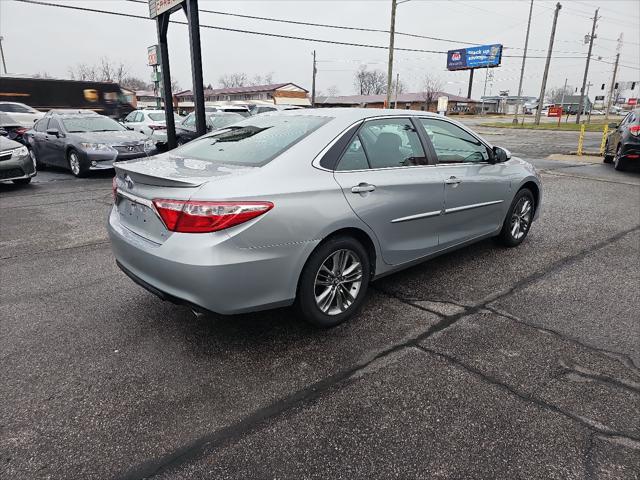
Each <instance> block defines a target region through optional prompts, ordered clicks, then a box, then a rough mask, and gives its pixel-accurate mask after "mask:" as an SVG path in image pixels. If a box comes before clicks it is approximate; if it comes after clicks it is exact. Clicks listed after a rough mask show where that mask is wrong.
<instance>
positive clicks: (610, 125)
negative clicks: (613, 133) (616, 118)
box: [609, 122, 618, 128]
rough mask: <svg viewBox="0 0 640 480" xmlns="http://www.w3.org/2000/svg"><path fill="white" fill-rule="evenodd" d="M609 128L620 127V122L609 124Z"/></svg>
mask: <svg viewBox="0 0 640 480" xmlns="http://www.w3.org/2000/svg"><path fill="white" fill-rule="evenodd" d="M609 128H618V124H617V123H615V122H613V123H610V124H609Z"/></svg>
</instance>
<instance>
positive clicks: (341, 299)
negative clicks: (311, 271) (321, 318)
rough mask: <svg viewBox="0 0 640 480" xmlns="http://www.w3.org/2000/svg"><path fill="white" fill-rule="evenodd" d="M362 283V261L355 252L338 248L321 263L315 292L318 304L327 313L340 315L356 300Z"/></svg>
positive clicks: (316, 278)
mask: <svg viewBox="0 0 640 480" xmlns="http://www.w3.org/2000/svg"><path fill="white" fill-rule="evenodd" d="M361 284H362V263H361V261H360V259H359V257H358V255H356V253H355V252H353V251H352V250H348V249H341V250H336V251H335V252H333V253H331V255H329V256H328V257H327V258H326V259H325V260H324V262H322V264H321V265H320V268H319V269H318V272H317V273H316V277H315V283H314V293H315V299H316V305H317V306H318V308H319V309H320V311H322V312H323V313H325V314H327V315H338V314H340V313H342V312H344V311H346V310H347V309H348V308H349V307H350V306H351V305H353V302H355V300H356V298H357V297H358V293H359V292H360V286H361Z"/></svg>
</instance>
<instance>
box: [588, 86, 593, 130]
mask: <svg viewBox="0 0 640 480" xmlns="http://www.w3.org/2000/svg"><path fill="white" fill-rule="evenodd" d="M591 85H593V83H591V82H589V83H587V103H589V102H590V100H589V88H590V87H591ZM587 123H591V105H589V115H588V116H587Z"/></svg>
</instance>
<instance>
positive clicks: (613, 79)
mask: <svg viewBox="0 0 640 480" xmlns="http://www.w3.org/2000/svg"><path fill="white" fill-rule="evenodd" d="M621 48H622V34H620V37H618V48H617V50H618V53H616V63H615V64H614V65H613V77H612V78H611V88H610V89H609V99H608V100H607V111H606V113H605V117H604V119H605V123H606V121H607V120H609V111H610V110H611V102H613V95H614V91H615V85H616V75H617V74H618V60H620V50H621Z"/></svg>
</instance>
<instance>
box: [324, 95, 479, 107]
mask: <svg viewBox="0 0 640 480" xmlns="http://www.w3.org/2000/svg"><path fill="white" fill-rule="evenodd" d="M438 97H448V98H449V101H450V102H466V103H478V100H473V99H471V98H466V97H460V96H458V95H452V94H450V93H446V92H436V93H434V94H433V98H434V100H435V99H437V98H438ZM386 99H387V95H386V94H381V95H340V96H335V97H319V98H317V99H316V103H317V104H320V105H362V104H366V103H382V102H384V101H385V100H386ZM395 100H396V98H395V95H392V96H391V101H392V102H395ZM424 101H425V93H424V92H415V93H400V94H398V103H412V102H424Z"/></svg>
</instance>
